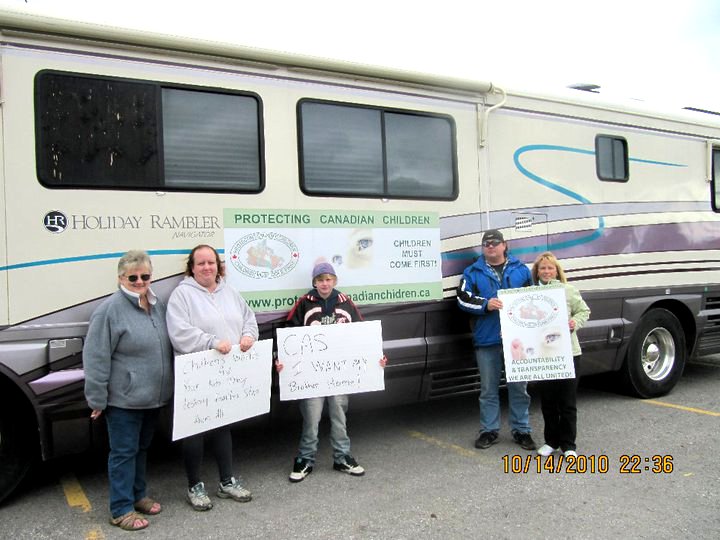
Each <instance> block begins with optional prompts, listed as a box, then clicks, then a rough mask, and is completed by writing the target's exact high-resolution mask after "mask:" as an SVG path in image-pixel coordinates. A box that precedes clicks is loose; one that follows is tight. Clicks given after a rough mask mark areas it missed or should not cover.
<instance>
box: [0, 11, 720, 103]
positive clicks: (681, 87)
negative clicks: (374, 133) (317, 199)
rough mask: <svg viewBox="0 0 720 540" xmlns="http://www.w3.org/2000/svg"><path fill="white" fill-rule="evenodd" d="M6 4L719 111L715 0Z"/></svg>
mask: <svg viewBox="0 0 720 540" xmlns="http://www.w3.org/2000/svg"><path fill="white" fill-rule="evenodd" d="M500 4H503V5H500ZM0 7H5V8H11V9H14V10H21V11H27V12H30V13H36V14H44V15H48V16H53V17H60V18H66V19H74V20H79V21H85V22H95V23H101V24H107V25H111V26H119V27H125V28H134V29H140V30H149V31H154V32H160V33H165V34H173V35H180V36H188V37H195V38H200V39H210V40H213V41H223V42H229V43H235V44H238V45H243V46H250V47H258V48H263V49H270V50H277V51H284V52H291V53H300V54H305V55H312V56H318V57H325V58H332V59H337V60H345V61H351V62H358V63H363V64H371V65H379V66H389V67H395V68H401V69H406V70H411V71H421V72H427V73H434V74H439V75H448V76H453V77H460V78H467V79H475V80H480V81H490V82H493V83H494V84H495V85H498V86H501V87H506V88H512V89H522V90H539V91H545V90H550V91H552V90H553V89H558V88H562V87H565V86H568V85H571V84H576V83H592V84H598V85H600V86H601V93H603V94H606V95H607V96H608V97H612V98H629V99H633V100H642V101H646V102H649V103H651V104H655V103H657V104H658V105H661V106H662V107H663V108H679V107H685V106H691V107H697V108H702V109H710V110H714V111H719V112H720V1H717V0H683V1H682V2H680V1H678V0H672V1H670V0H603V1H602V2H581V1H578V0H545V1H544V2H538V1H537V0H512V1H508V2H498V1H497V0H432V1H428V0H361V1H359V2H341V1H339V0H306V1H304V2H302V1H298V0H295V1H292V0H253V1H247V0H203V1H202V2H195V1H189V0H185V1H183V0H117V1H107V0H0Z"/></svg>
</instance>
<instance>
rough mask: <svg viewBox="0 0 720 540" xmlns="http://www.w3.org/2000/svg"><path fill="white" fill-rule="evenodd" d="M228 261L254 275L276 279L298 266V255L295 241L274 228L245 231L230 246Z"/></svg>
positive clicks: (242, 270) (249, 274)
mask: <svg viewBox="0 0 720 540" xmlns="http://www.w3.org/2000/svg"><path fill="white" fill-rule="evenodd" d="M229 258H230V263H231V264H232V265H233V268H235V269H236V270H237V271H238V272H240V273H241V274H243V275H245V276H248V277H250V278H253V279H276V278H279V277H281V276H284V275H285V274H287V273H288V272H290V270H292V269H293V268H295V266H297V263H298V260H299V259H300V252H299V251H298V248H297V245H295V242H293V241H292V240H290V239H289V238H288V237H287V236H283V235H282V234H278V233H275V232H254V233H252V234H246V235H245V236H243V237H242V238H240V239H239V240H238V241H237V242H235V243H234V244H233V246H232V248H230V253H229Z"/></svg>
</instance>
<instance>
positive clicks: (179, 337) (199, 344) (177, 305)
mask: <svg viewBox="0 0 720 540" xmlns="http://www.w3.org/2000/svg"><path fill="white" fill-rule="evenodd" d="M167 327H168V333H169V334H170V341H171V342H172V345H173V349H175V351H176V352H177V353H178V354H187V353H193V352H198V351H207V350H209V349H217V348H218V346H220V343H221V340H220V339H219V338H218V337H217V336H215V335H213V334H208V333H207V332H203V331H202V330H201V329H200V328H198V327H196V326H193V325H192V324H191V323H190V306H189V303H188V301H187V299H186V298H185V297H184V296H183V295H181V294H179V292H178V291H177V289H176V290H175V291H173V293H172V295H171V296H170V300H169V301H168V305H167ZM220 352H222V351H220Z"/></svg>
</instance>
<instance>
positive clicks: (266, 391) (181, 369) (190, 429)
mask: <svg viewBox="0 0 720 540" xmlns="http://www.w3.org/2000/svg"><path fill="white" fill-rule="evenodd" d="M271 377H272V340H271V339H263V340H261V341H256V342H255V343H254V344H253V346H252V347H251V348H250V350H248V351H246V352H241V351H240V345H235V346H234V347H233V348H232V349H231V350H230V352H229V353H228V354H220V353H219V352H218V351H216V350H214V349H212V350H208V351H200V352H196V353H191V354H184V355H181V356H176V357H175V401H174V403H175V407H174V414H173V434H172V439H173V441H176V440H178V439H182V438H184V437H189V436H190V435H195V434H196V433H202V432H204V431H209V430H211V429H214V428H217V427H220V426H224V425H227V424H232V423H234V422H238V421H240V420H244V419H245V418H251V417H253V416H258V415H260V414H265V413H267V412H270V381H271Z"/></svg>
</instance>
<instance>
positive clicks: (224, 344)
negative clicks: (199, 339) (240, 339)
mask: <svg viewBox="0 0 720 540" xmlns="http://www.w3.org/2000/svg"><path fill="white" fill-rule="evenodd" d="M230 349H232V343H230V342H229V341H228V340H227V339H224V340H222V341H221V342H220V343H218V344H217V347H215V350H216V351H217V352H219V353H220V354H227V353H229V352H230Z"/></svg>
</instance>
